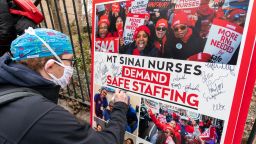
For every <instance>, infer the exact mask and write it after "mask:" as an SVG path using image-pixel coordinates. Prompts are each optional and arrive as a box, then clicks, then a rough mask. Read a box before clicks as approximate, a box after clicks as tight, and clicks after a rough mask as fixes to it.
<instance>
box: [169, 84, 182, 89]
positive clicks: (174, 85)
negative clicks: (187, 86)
mask: <svg viewBox="0 0 256 144" xmlns="http://www.w3.org/2000/svg"><path fill="white" fill-rule="evenodd" d="M171 86H172V87H173V88H177V89H181V84H180V83H172V84H171Z"/></svg>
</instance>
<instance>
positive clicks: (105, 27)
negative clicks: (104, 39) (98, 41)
mask: <svg viewBox="0 0 256 144" xmlns="http://www.w3.org/2000/svg"><path fill="white" fill-rule="evenodd" d="M99 29H108V27H107V26H103V27H99Z"/></svg>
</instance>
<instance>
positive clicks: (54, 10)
mask: <svg viewBox="0 0 256 144" xmlns="http://www.w3.org/2000/svg"><path fill="white" fill-rule="evenodd" d="M38 8H39V9H40V10H41V12H42V14H43V15H44V17H45V20H44V21H43V22H42V23H40V24H39V27H45V28H52V29H55V30H58V31H61V32H63V33H66V34H67V35H69V36H70V39H71V42H72V47H73V52H74V58H75V59H77V63H76V64H75V67H74V69H75V71H74V75H73V78H72V80H71V84H70V86H69V87H68V88H67V89H66V90H63V91H62V92H61V94H62V95H64V96H68V97H70V98H74V99H76V100H78V101H80V102H83V103H85V104H86V105H88V106H89V105H90V85H89V83H90V80H89V76H90V62H91V37H90V23H89V18H88V13H87V8H86V2H85V0H83V1H81V0H41V1H40V3H39V5H38ZM82 9H83V11H82Z"/></svg>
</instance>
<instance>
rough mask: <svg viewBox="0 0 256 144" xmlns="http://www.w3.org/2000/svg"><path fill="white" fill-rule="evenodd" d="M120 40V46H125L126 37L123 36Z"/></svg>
mask: <svg viewBox="0 0 256 144" xmlns="http://www.w3.org/2000/svg"><path fill="white" fill-rule="evenodd" d="M119 40H120V46H123V45H124V38H122V37H121V38H120V39H119Z"/></svg>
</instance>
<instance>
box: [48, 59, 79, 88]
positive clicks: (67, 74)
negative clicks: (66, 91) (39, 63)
mask: <svg viewBox="0 0 256 144" xmlns="http://www.w3.org/2000/svg"><path fill="white" fill-rule="evenodd" d="M49 61H54V62H55V63H57V64H58V65H60V66H62V67H64V72H63V75H62V76H61V77H60V78H56V77H55V76H54V75H53V74H51V73H48V72H47V73H48V74H49V76H50V77H51V78H52V80H51V81H52V82H54V83H55V84H56V85H60V86H61V88H66V87H67V85H68V84H69V83H70V80H71V77H72V75H73V71H74V69H73V68H72V67H71V66H66V65H64V64H62V63H59V62H57V61H56V60H53V59H50V60H49ZM49 61H48V62H49Z"/></svg>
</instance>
